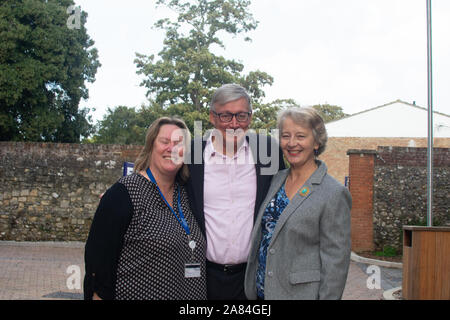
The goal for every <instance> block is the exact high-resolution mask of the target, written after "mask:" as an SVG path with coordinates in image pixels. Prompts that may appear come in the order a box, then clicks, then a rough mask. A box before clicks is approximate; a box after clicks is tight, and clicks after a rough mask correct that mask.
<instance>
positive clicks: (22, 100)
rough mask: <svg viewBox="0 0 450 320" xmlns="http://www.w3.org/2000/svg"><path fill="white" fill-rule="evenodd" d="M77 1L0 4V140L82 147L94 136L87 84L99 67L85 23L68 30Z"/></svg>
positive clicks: (83, 17)
mask: <svg viewBox="0 0 450 320" xmlns="http://www.w3.org/2000/svg"><path fill="white" fill-rule="evenodd" d="M73 4H74V2H73V0H8V1H2V2H1V4H0V39H1V41H0V140H14V141H57V142H78V141H79V140H80V136H87V135H89V134H90V133H91V132H92V129H93V128H92V124H91V123H90V121H91V120H90V117H89V116H88V112H89V110H88V109H81V110H80V109H79V108H78V105H79V102H80V99H82V98H83V99H87V98H88V90H87V88H86V87H85V82H86V81H88V82H93V81H94V80H95V74H96V71H97V68H98V67H99V66H100V63H99V62H98V60H97V56H98V55H97V50H96V49H95V48H93V47H92V46H93V44H94V42H93V41H92V40H91V39H90V38H89V36H88V34H87V32H86V29H85V27H84V24H85V22H86V18H87V14H86V13H84V12H82V13H81V15H80V17H79V19H80V28H72V29H71V28H68V26H67V21H68V19H69V14H68V13H67V11H68V7H69V6H71V5H73Z"/></svg>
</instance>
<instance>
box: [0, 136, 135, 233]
mask: <svg viewBox="0 0 450 320" xmlns="http://www.w3.org/2000/svg"><path fill="white" fill-rule="evenodd" d="M141 148H142V147H141V146H123V145H94V144H61V143H21V142H0V159H1V160H0V240H14V241H85V240H86V239H87V235H88V232H89V228H90V225H91V222H92V218H93V215H94V213H95V210H96V208H97V205H98V202H99V196H100V194H102V193H103V192H105V191H106V190H107V188H109V187H110V186H111V185H112V184H113V183H114V182H116V181H117V180H118V179H119V178H120V177H121V176H122V174H123V163H124V162H125V161H128V162H134V161H135V159H136V157H137V155H138V153H139V152H140V150H141Z"/></svg>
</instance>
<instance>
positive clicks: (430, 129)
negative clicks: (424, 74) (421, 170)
mask: <svg viewBox="0 0 450 320" xmlns="http://www.w3.org/2000/svg"><path fill="white" fill-rule="evenodd" d="M427 57H428V153H427V155H428V159H427V226H428V227H431V226H432V225H433V63H432V61H433V58H432V38H431V0H427Z"/></svg>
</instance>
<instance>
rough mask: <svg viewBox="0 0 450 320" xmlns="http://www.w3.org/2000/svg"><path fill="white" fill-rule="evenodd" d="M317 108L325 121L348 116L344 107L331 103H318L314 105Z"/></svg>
mask: <svg viewBox="0 0 450 320" xmlns="http://www.w3.org/2000/svg"><path fill="white" fill-rule="evenodd" d="M312 107H313V108H314V109H316V110H317V111H318V112H319V114H320V116H321V117H322V119H323V121H324V122H325V123H327V122H330V121H336V120H339V119H341V118H343V117H346V116H348V114H346V113H344V111H343V110H342V107H339V106H335V105H330V104H316V105H313V106H312Z"/></svg>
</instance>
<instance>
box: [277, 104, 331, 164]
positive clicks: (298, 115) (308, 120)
mask: <svg viewBox="0 0 450 320" xmlns="http://www.w3.org/2000/svg"><path fill="white" fill-rule="evenodd" d="M286 118H290V119H292V121H294V122H295V123H296V124H298V125H301V126H303V127H308V128H310V129H311V130H312V133H313V136H314V141H315V142H316V143H317V144H318V145H319V148H318V149H317V155H320V154H321V153H322V152H324V151H325V148H326V146H327V141H328V134H327V130H326V128H325V123H324V121H323V119H322V117H321V116H320V114H319V113H318V112H317V111H316V109H314V108H309V107H302V108H297V107H294V108H289V109H285V110H282V111H280V113H279V114H278V121H277V127H278V130H279V131H280V135H281V132H282V131H283V123H284V121H285V120H286Z"/></svg>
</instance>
